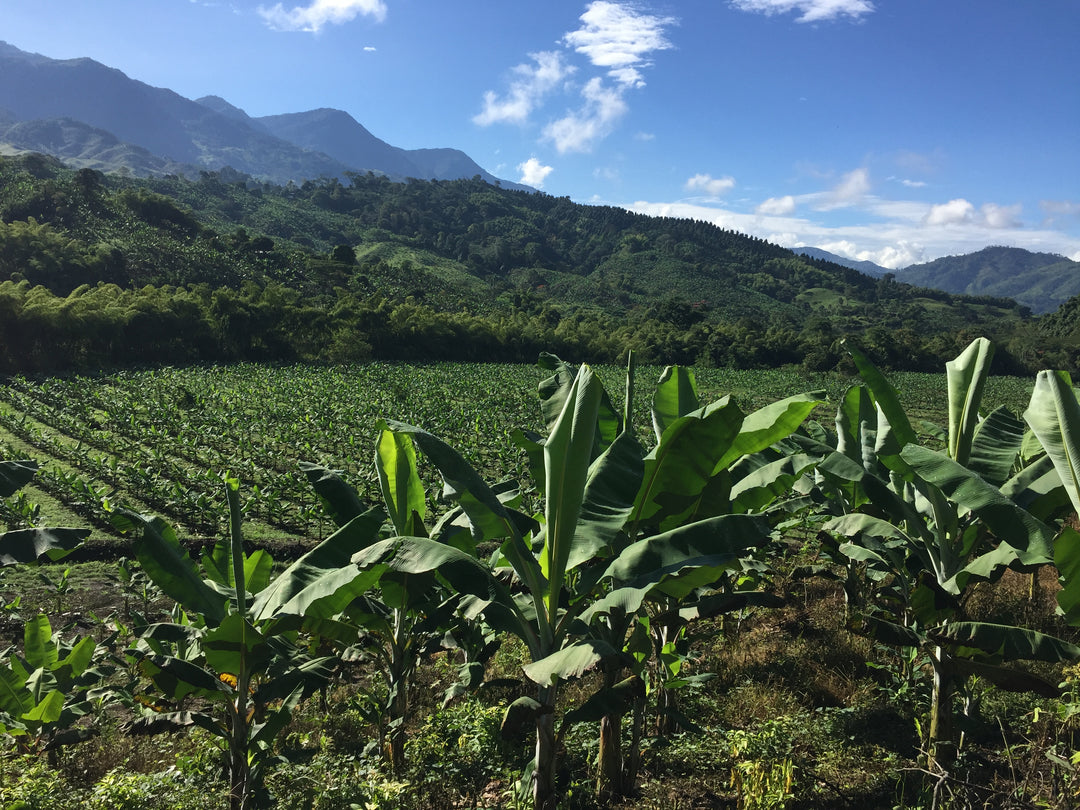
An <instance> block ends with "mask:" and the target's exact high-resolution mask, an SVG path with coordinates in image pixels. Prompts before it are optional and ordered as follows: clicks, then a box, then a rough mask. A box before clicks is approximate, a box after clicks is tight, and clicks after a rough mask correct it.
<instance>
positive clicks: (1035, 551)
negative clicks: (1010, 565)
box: [901, 445, 1053, 565]
mask: <svg viewBox="0 0 1080 810" xmlns="http://www.w3.org/2000/svg"><path fill="white" fill-rule="evenodd" d="M901 455H902V456H903V458H904V460H905V461H906V462H907V463H908V464H910V465H911V466H912V468H913V469H914V470H915V471H916V472H917V473H918V475H919V477H920V478H922V479H923V480H925V481H928V482H929V483H931V484H933V485H934V486H935V487H937V488H938V489H939V490H940V491H941V492H942V493H943V494H944V495H945V496H946V497H947V498H949V499H950V500H951V501H953V502H955V503H957V504H959V505H960V506H962V507H964V508H966V509H968V510H970V511H971V512H973V513H975V514H976V515H977V516H978V517H979V519H980V520H981V521H983V523H985V524H986V526H987V528H989V529H990V531H991V532H993V533H994V535H995V536H996V537H997V538H998V539H999V540H1000V541H1002V542H1003V543H1005V544H1007V545H1008V546H1010V547H1011V548H1012V549H1015V551H1016V557H1017V560H1018V561H1019V562H1020V563H1021V564H1023V565H1040V564H1043V563H1048V562H1050V561H1051V558H1052V547H1053V531H1052V530H1051V529H1050V527H1049V526H1047V525H1046V524H1045V523H1043V522H1042V521H1041V520H1038V519H1036V518H1035V517H1033V516H1032V515H1031V514H1030V513H1029V512H1027V511H1026V510H1024V509H1021V508H1020V507H1019V506H1017V505H1016V503H1015V502H1014V501H1012V500H1010V499H1009V498H1006V497H1005V496H1004V495H1003V494H1002V493H1001V490H999V489H997V488H996V487H994V486H992V485H990V484H988V483H986V481H984V480H983V479H982V478H980V477H979V476H978V475H976V474H975V473H973V472H972V471H971V470H969V469H967V468H966V467H964V466H962V465H960V464H958V463H957V462H955V461H954V460H953V459H951V458H949V457H948V456H946V455H944V454H943V453H939V452H937V451H934V450H930V449H929V448H926V447H921V446H919V445H908V446H907V447H905V448H904V450H903V452H902V453H901Z"/></svg>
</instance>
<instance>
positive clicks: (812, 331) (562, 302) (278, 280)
mask: <svg viewBox="0 0 1080 810" xmlns="http://www.w3.org/2000/svg"><path fill="white" fill-rule="evenodd" d="M349 179H350V184H349V185H345V184H343V183H341V182H340V181H338V180H335V179H322V180H318V181H311V182H306V183H304V184H303V185H301V186H296V185H292V184H290V185H288V186H275V185H270V184H262V183H257V182H254V181H252V180H251V179H250V178H248V177H246V176H244V175H242V174H240V173H237V172H233V171H230V170H223V171H221V172H201V173H200V176H199V177H198V178H184V177H178V176H167V177H162V178H152V179H134V178H130V177H122V176H115V175H110V176H106V175H103V174H101V173H99V172H95V171H93V170H89V169H83V170H79V171H73V170H70V169H66V168H64V167H63V166H62V165H61V164H60V163H59V162H57V161H55V160H54V159H52V158H48V157H44V156H41V155H36V154H30V155H23V156H19V157H6V158H0V370H3V371H7V372H23V373H26V372H36V371H56V370H63V369H79V370H85V369H91V368H99V367H110V366H118V365H125V364H132V363H135V364H140V363H192V362H222V361H234V360H258V361H286V362H288V361H296V360H302V361H310V362H329V363H338V362H351V361H361V360H365V359H368V358H379V359H394V360H419V359H446V360H502V361H515V362H516V361H527V362H531V361H532V360H534V359H535V358H536V356H537V354H538V352H539V351H541V350H553V351H556V352H558V353H560V354H562V355H564V356H571V357H577V358H581V359H584V360H590V361H593V362H612V361H617V360H619V359H620V358H621V357H622V356H624V355H625V352H626V350H627V349H629V348H633V349H634V350H636V351H637V352H638V353H639V356H640V357H641V359H642V360H643V361H644V362H655V363H694V364H697V365H700V366H730V367H741V368H759V367H774V366H780V365H792V364H794V365H802V366H804V367H805V368H807V369H809V370H829V369H833V368H836V367H838V366H843V365H844V364H845V363H848V362H850V361H848V360H846V359H845V358H846V357H847V354H846V352H844V351H843V349H842V346H841V341H842V340H843V339H844V338H854V339H855V340H856V341H857V342H858V343H859V344H861V345H862V347H863V348H864V350H865V351H866V352H867V353H868V354H869V356H870V357H872V358H873V360H874V361H875V362H876V363H878V364H879V365H881V366H883V367H886V368H893V369H908V370H935V369H938V368H940V365H941V362H942V361H943V360H944V359H945V358H948V357H951V356H953V355H955V353H956V352H957V351H958V349H959V348H960V347H962V346H963V345H966V343H967V342H968V341H970V339H971V338H972V336H974V335H976V334H982V335H988V336H991V337H993V338H994V339H996V341H997V342H998V345H999V346H1000V347H1001V348H1000V350H999V353H998V356H997V360H996V364H997V365H996V371H998V372H999V373H1005V372H1026V371H1032V370H1035V369H1037V368H1043V367H1049V366H1053V367H1057V368H1075V367H1076V356H1077V350H1076V348H1075V346H1076V344H1077V341H1076V340H1075V337H1074V335H1073V332H1072V331H1071V330H1070V329H1066V328H1061V327H1060V326H1058V327H1054V328H1052V329H1047V330H1040V326H1039V321H1038V320H1036V319H1034V318H1032V317H1031V315H1030V313H1029V312H1028V311H1027V310H1026V309H1025V308H1024V307H1021V306H1019V305H1018V304H1016V303H1015V302H1013V301H1011V300H1009V299H998V298H989V297H970V296H959V295H952V294H949V293H944V292H940V291H933V290H927V289H921V288H917V287H913V286H911V285H907V284H900V283H897V282H896V281H895V279H894V278H892V277H891V276H886V277H885V278H883V279H875V278H871V277H869V276H865V275H863V274H861V273H858V272H856V271H854V270H851V269H849V268H845V267H841V266H839V265H836V264H832V263H829V262H824V261H819V260H812V259H808V258H806V257H796V256H795V255H793V254H792V253H791V252H790V251H788V250H786V249H784V248H781V247H778V246H775V245H772V244H770V243H767V242H765V241H763V240H760V239H756V238H752V237H747V236H744V235H741V234H738V233H735V232H731V231H725V230H723V229H720V228H717V227H715V226H713V225H710V224H707V223H704V222H696V221H690V220H680V219H669V218H654V217H646V216H643V215H639V214H634V213H631V212H628V211H625V210H623V209H619V208H613V207H600V206H585V205H579V204H576V203H573V202H571V201H570V200H569V199H568V198H556V197H551V196H548V195H545V194H541V193H529V192H523V191H515V190H509V189H503V188H500V187H497V186H492V185H489V184H487V183H484V182H483V181H481V180H480V179H479V178H474V179H473V180H455V181H430V182H429V181H410V182H408V183H395V182H391V181H390V180H388V179H386V178H384V177H378V176H375V175H372V174H367V175H355V176H351V177H350V178H349ZM1051 320H1052V319H1051ZM1059 320H1060V319H1059ZM1054 322H1055V323H1056V322H1057V321H1054Z"/></svg>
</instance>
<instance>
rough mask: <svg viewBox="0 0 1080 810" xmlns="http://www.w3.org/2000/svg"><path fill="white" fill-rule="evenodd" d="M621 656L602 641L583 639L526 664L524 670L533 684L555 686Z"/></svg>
mask: <svg viewBox="0 0 1080 810" xmlns="http://www.w3.org/2000/svg"><path fill="white" fill-rule="evenodd" d="M619 655H621V653H620V652H619V651H618V650H616V649H615V648H614V647H612V646H611V645H610V644H608V642H606V641H604V640H602V639H595V638H592V639H582V640H580V641H576V642H574V643H573V644H570V645H568V646H566V647H563V648H561V649H559V650H556V651H555V652H553V653H552V654H551V655H548V656H546V657H544V658H541V659H540V660H539V661H533V662H532V663H531V664H526V665H525V666H524V667H523V669H524V672H525V675H526V677H528V679H529V680H531V681H532V682H533V683H536V684H539V685H540V686H554V685H555V684H557V683H558V682H559V681H561V680H567V679H569V678H578V677H581V675H583V674H584V673H585V670H587V669H589V667H592V666H595V665H596V664H598V663H600V662H601V661H604V660H607V659H610V658H615V657H618V656H619Z"/></svg>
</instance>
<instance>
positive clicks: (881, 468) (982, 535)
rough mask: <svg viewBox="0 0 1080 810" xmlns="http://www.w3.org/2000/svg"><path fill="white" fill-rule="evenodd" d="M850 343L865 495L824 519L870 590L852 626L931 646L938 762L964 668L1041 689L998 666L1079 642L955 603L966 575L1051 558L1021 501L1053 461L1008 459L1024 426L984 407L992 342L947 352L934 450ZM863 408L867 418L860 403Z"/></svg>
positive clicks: (1032, 494) (1007, 684)
mask: <svg viewBox="0 0 1080 810" xmlns="http://www.w3.org/2000/svg"><path fill="white" fill-rule="evenodd" d="M851 353H852V357H853V359H854V360H855V363H856V366H857V367H858V369H859V372H860V375H861V376H862V378H863V380H864V381H865V384H866V386H867V390H868V393H869V397H870V400H871V401H872V403H873V404H874V406H875V413H876V422H875V424H874V426H873V427H872V428H871V427H870V425H869V423H868V421H866V420H865V418H860V423H859V425H858V433H861V434H862V435H861V438H860V440H859V441H858V445H859V447H860V448H861V455H862V464H861V465H860V466H861V467H862V470H861V472H859V473H857V474H855V475H852V476H850V478H851V480H853V481H857V482H858V485H859V488H860V490H861V495H860V496H859V497H857V498H855V499H853V500H852V501H850V502H849V504H847V505H845V509H848V508H849V507H853V508H851V509H850V511H846V513H845V514H842V515H840V516H838V517H836V518H834V519H832V520H831V521H829V523H827V524H826V526H825V531H826V532H827V533H830V534H832V535H834V536H835V537H837V538H838V540H837V548H838V550H839V552H840V553H841V554H842V555H844V556H846V557H847V558H848V559H849V560H850V561H852V562H853V563H857V564H860V565H864V566H865V568H866V570H867V575H868V578H869V579H870V580H871V583H872V585H871V587H872V590H874V592H875V595H876V596H877V600H876V601H875V602H873V603H872V604H869V605H868V606H863V613H862V615H861V616H858V617H856V618H854V619H853V621H852V626H853V628H855V629H856V630H858V631H859V632H862V633H864V634H866V635H869V636H871V637H874V638H876V639H878V640H880V641H883V642H886V643H891V644H895V645H898V646H902V647H918V648H921V649H922V650H924V651H925V652H926V653H927V655H928V656H929V659H930V661H931V663H932V665H933V678H934V680H933V690H932V705H931V710H930V723H929V728H928V732H927V735H926V740H925V744H926V750H927V755H928V760H929V762H930V763H931V764H937V765H940V766H943V767H948V766H949V764H951V761H952V759H953V757H954V756H955V752H956V739H955V734H954V731H953V715H952V697H953V694H954V691H955V690H956V688H957V687H958V685H959V684H961V683H962V682H963V681H964V680H965V679H966V678H967V677H968V676H970V675H979V676H982V677H984V678H985V679H987V680H989V681H990V682H992V683H994V684H996V685H998V686H1001V687H1003V688H1006V689H1012V690H1029V691H1035V692H1038V693H1042V694H1049V693H1052V692H1054V691H1055V687H1054V686H1053V685H1052V684H1048V683H1046V682H1045V681H1042V680H1041V679H1038V678H1036V677H1034V676H1031V675H1028V674H1026V673H1024V672H1022V671H1020V670H1016V669H1012V668H1005V667H1003V666H1001V665H1002V664H1004V663H1008V662H1012V661H1016V660H1043V661H1061V660H1072V659H1074V658H1075V657H1077V655H1080V649H1078V648H1076V647H1074V646H1072V645H1069V644H1066V643H1065V642H1062V641H1060V640H1058V639H1053V638H1051V637H1048V636H1045V635H1043V634H1040V633H1036V632H1034V631H1031V630H1028V629H1026V628H1021V627H1003V626H998V625H991V624H985V623H978V622H969V621H965V620H964V616H963V611H962V603H963V597H964V594H965V592H966V591H967V589H968V588H969V587H971V586H972V585H974V584H975V583H976V582H979V581H994V580H996V579H998V578H999V577H1000V576H1001V574H1002V573H1003V572H1004V571H1005V570H1006V569H1007V568H1014V569H1020V570H1033V569H1034V568H1035V567H1037V566H1040V565H1043V564H1046V563H1048V562H1050V560H1051V556H1052V544H1053V537H1054V532H1053V530H1052V529H1051V527H1050V526H1048V525H1047V524H1046V523H1044V522H1043V521H1042V520H1040V519H1039V518H1037V517H1035V515H1033V514H1032V513H1031V512H1030V511H1028V510H1027V509H1025V508H1023V507H1022V506H1021V505H1020V502H1024V503H1027V504H1029V505H1030V504H1032V503H1035V502H1037V501H1038V500H1039V499H1040V498H1043V499H1045V498H1046V497H1049V494H1048V492H1049V491H1051V490H1053V488H1054V486H1053V483H1052V481H1051V482H1049V483H1048V476H1049V475H1051V474H1052V470H1051V469H1050V466H1049V463H1048V462H1047V461H1045V460H1043V461H1038V462H1036V463H1034V464H1031V465H1028V466H1025V467H1023V468H1022V469H1019V470H1017V467H1019V466H1020V459H1021V454H1020V450H1021V446H1022V444H1023V439H1024V430H1023V423H1022V422H1020V420H1019V419H1017V418H1016V417H1015V416H1013V415H1012V414H1010V413H1009V412H1008V411H1006V410H1004V409H997V410H995V411H993V412H991V413H990V414H988V415H987V416H986V417H984V418H981V417H980V414H979V405H980V402H981V397H982V391H983V387H984V385H985V381H986V378H987V376H988V374H989V369H990V361H991V358H992V354H993V348H992V346H991V344H990V342H989V341H987V340H985V339H983V338H980V339H977V340H975V341H974V342H972V344H971V345H969V346H968V347H967V348H966V349H965V350H964V352H962V353H961V354H960V355H959V356H958V357H957V358H956V359H955V360H953V361H951V362H950V363H948V364H947V365H946V371H947V376H948V395H949V424H948V430H947V432H946V431H942V432H941V434H940V435H941V436H942V437H943V438H944V439H945V449H944V450H942V451H938V450H933V449H930V448H927V447H925V446H923V445H922V444H921V443H920V440H919V437H918V435H917V434H916V432H915V430H914V428H913V427H912V425H911V423H910V421H909V419H908V417H907V414H906V413H905V412H904V410H903V408H902V406H901V405H900V402H899V399H898V397H897V395H896V391H895V389H894V388H893V387H892V385H891V384H890V383H889V382H888V380H886V379H885V377H884V376H883V375H881V373H880V372H879V371H878V370H877V369H876V368H874V367H873V365H872V364H871V363H870V362H869V361H868V360H867V359H866V357H865V356H864V355H863V354H862V353H861V352H859V351H858V350H857V349H854V348H852V349H851ZM851 401H852V402H855V399H854V398H853V399H852V400H851ZM841 407H842V409H843V407H844V406H843V405H842V406H841ZM859 413H860V414H861V416H862V417H865V415H866V410H865V409H864V408H860V409H859ZM853 416H854V409H852V410H849V411H847V412H845V413H844V415H843V417H841V416H839V415H838V418H837V424H838V426H843V425H851V426H852V428H854V422H853V419H852V417H853ZM852 434H854V435H857V434H855V431H854V430H853V431H852ZM841 435H842V436H843V435H844V434H841ZM854 435H851V434H849V435H848V439H850V438H853V437H854ZM845 441H846V439H845ZM850 444H851V443H850V442H849V446H850ZM819 469H820V467H819ZM849 491H850V490H849ZM863 497H864V498H865V500H862V498H863Z"/></svg>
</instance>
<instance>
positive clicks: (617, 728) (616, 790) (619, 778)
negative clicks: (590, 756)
mask: <svg viewBox="0 0 1080 810" xmlns="http://www.w3.org/2000/svg"><path fill="white" fill-rule="evenodd" d="M599 766H600V767H599V770H600V783H599V793H600V796H601V798H603V797H605V796H607V797H610V796H622V795H623V758H622V716H621V715H617V714H615V715H613V714H609V715H607V716H605V717H602V718H600V756H599Z"/></svg>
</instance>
